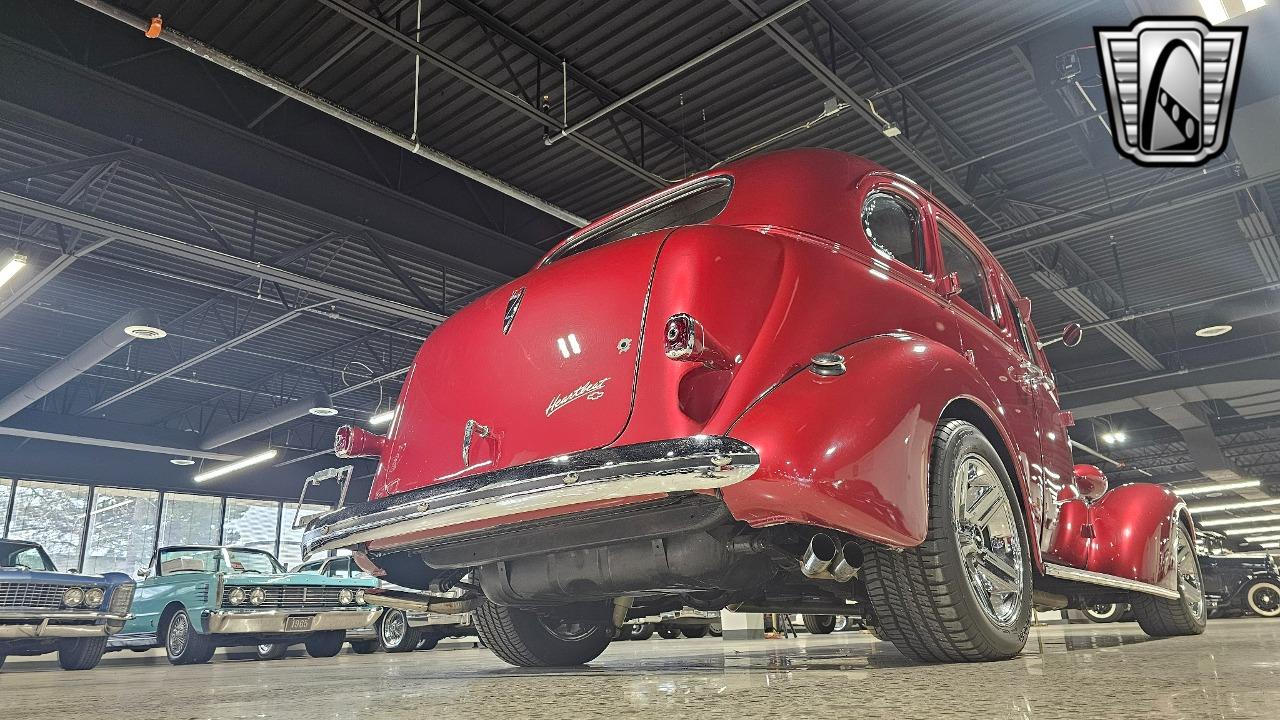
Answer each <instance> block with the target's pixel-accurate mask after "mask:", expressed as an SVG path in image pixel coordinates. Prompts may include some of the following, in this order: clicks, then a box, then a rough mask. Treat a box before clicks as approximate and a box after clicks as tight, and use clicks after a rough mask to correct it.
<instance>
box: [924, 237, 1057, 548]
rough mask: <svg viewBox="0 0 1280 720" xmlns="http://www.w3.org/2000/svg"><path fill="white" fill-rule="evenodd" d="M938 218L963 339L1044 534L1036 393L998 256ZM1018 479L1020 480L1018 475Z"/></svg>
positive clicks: (1034, 530) (1035, 524)
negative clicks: (1011, 326) (1012, 328)
mask: <svg viewBox="0 0 1280 720" xmlns="http://www.w3.org/2000/svg"><path fill="white" fill-rule="evenodd" d="M936 220H937V233H938V244H939V249H940V250H941V253H942V264H943V268H944V269H943V272H944V273H947V274H952V273H954V274H955V276H956V279H957V281H958V283H959V292H958V293H957V294H956V295H954V296H953V297H952V302H951V307H952V311H953V312H954V313H955V315H956V319H957V324H958V325H959V327H960V341H961V344H962V346H963V349H964V353H965V356H966V357H968V358H969V362H971V363H973V365H974V367H976V368H977V369H978V372H979V373H980V374H981V375H982V377H983V378H984V379H985V380H986V381H987V384H988V385H989V386H990V387H991V389H992V391H993V392H994V393H995V395H996V398H997V400H999V402H1000V406H999V407H997V408H996V411H997V412H998V413H999V415H1000V419H1001V420H1002V421H1003V423H1004V426H1005V428H1006V432H1007V433H1008V434H1009V436H1010V438H1009V439H1010V440H1012V442H1013V444H1014V447H1013V448H1011V452H1012V455H1013V457H1014V460H1015V462H1016V463H1017V464H1018V467H1019V469H1020V474H1021V476H1022V478H1021V483H1022V492H1023V496H1024V497H1025V498H1026V499H1027V505H1028V507H1026V508H1025V510H1024V512H1026V513H1027V514H1028V515H1029V516H1030V525H1031V527H1029V528H1028V534H1029V535H1034V536H1036V537H1037V538H1038V537H1039V532H1040V529H1041V527H1042V511H1041V497H1042V494H1043V484H1044V479H1043V477H1042V475H1041V472H1040V468H1041V458H1040V438H1039V436H1038V433H1037V417H1038V412H1037V407H1036V393H1035V391H1034V388H1032V387H1031V386H1030V382H1031V380H1032V378H1031V377H1029V376H1028V373H1029V372H1030V371H1029V369H1028V367H1027V363H1026V357H1025V356H1024V355H1023V354H1022V353H1021V352H1020V351H1019V350H1018V348H1017V347H1016V346H1015V345H1014V344H1013V343H1012V342H1011V338H1010V337H1009V333H1008V332H1007V329H1006V328H1007V326H1006V321H1007V316H1006V311H1005V307H1004V304H1003V303H1002V302H1001V301H1000V299H999V297H998V296H997V295H996V293H995V288H996V287H998V285H997V282H998V275H997V268H996V265H995V261H994V260H993V259H991V258H990V257H989V256H988V254H987V253H986V252H985V249H980V248H982V246H981V244H980V243H979V242H978V241H977V240H976V238H973V237H972V236H971V235H970V234H969V233H968V231H967V230H965V229H964V226H963V225H962V224H960V223H959V221H957V220H954V219H952V218H950V217H948V216H946V215H944V214H942V213H938V214H937V215H936ZM1013 480H1014V482H1019V479H1018V478H1014V479H1013Z"/></svg>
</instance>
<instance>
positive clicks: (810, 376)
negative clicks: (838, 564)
mask: <svg viewBox="0 0 1280 720" xmlns="http://www.w3.org/2000/svg"><path fill="white" fill-rule="evenodd" d="M837 352H839V353H840V354H841V355H843V356H844V358H845V367H846V368H847V369H846V372H845V373H844V374H842V375H837V376H823V375H819V374H816V373H815V372H813V371H811V370H809V369H801V370H799V371H797V372H795V373H794V374H792V375H791V376H789V377H788V378H787V379H785V380H784V381H783V382H780V383H779V384H777V385H776V386H774V387H773V388H771V389H770V390H768V391H767V392H766V393H765V394H763V395H762V396H761V397H760V398H759V399H758V400H757V401H756V402H755V403H753V404H752V405H751V406H750V407H749V408H748V409H747V410H746V411H745V412H744V413H742V415H741V416H740V417H739V418H738V419H737V420H736V421H735V422H734V423H733V425H732V427H731V428H730V429H729V432H728V434H729V435H731V436H732V437H735V438H737V439H740V440H742V441H743V442H746V443H748V444H750V445H751V446H752V447H754V448H755V449H756V450H757V451H758V452H759V454H760V458H761V467H760V469H759V471H757V472H756V473H755V475H753V476H752V477H751V478H750V479H748V480H746V481H743V482H741V483H738V484H737V485H734V486H731V487H727V488H725V489H724V490H723V492H724V499H725V502H726V503H727V504H728V506H729V509H730V510H731V511H732V512H733V514H734V516H735V517H737V518H738V519H741V520H746V521H747V522H749V523H751V524H753V525H756V526H764V525H773V524H780V523H788V522H799V523H805V524H810V525H817V526H822V527H827V528H832V529H835V530H841V531H844V532H848V533H852V534H854V535H858V536H861V537H865V538H868V539H871V540H875V541H877V542H883V543H886V544H889V545H895V546H901V547H909V546H914V545H918V544H919V543H920V542H922V541H923V540H924V536H925V533H926V531H927V529H928V483H929V470H928V465H929V453H930V443H931V441H932V438H933V432H934V428H935V427H936V426H937V424H938V421H939V419H940V418H941V417H942V415H943V412H944V410H945V409H946V408H947V407H948V406H949V405H951V404H952V403H953V402H955V401H956V400H957V399H964V400H967V401H968V402H969V403H972V404H973V405H976V406H977V407H978V408H980V409H982V411H983V412H984V413H986V414H987V415H988V416H989V417H991V418H994V416H995V413H994V411H993V410H992V409H993V408H995V407H996V406H997V403H996V400H995V396H994V393H993V392H992V391H991V389H990V387H989V386H988V385H987V384H986V383H985V382H984V381H983V380H982V378H981V377H980V376H979V375H978V373H977V371H976V370H975V369H974V367H973V366H972V365H970V364H969V362H968V361H967V360H966V359H965V358H964V357H963V356H962V355H960V354H959V353H957V352H955V351H954V350H952V349H951V348H949V347H946V346H944V345H941V344H939V343H936V342H933V341H931V340H929V339H926V338H922V337H920V336H918V335H913V334H910V333H890V334H886V335H879V336H875V337H871V338H867V339H865V340H861V341H859V342H856V343H853V344H851V345H848V346H846V347H843V348H840V349H838V350H837ZM992 422H993V424H994V425H996V426H998V423H996V422H995V421H994V420H993V421H992ZM1001 434H1002V437H1001V438H993V439H992V440H993V444H997V445H998V444H999V441H1001V440H1003V441H1004V442H1006V443H1007V442H1008V440H1007V438H1006V437H1003V433H1001ZM1006 446H1007V445H1006Z"/></svg>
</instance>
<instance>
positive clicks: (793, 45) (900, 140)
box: [729, 0, 999, 225]
mask: <svg viewBox="0 0 1280 720" xmlns="http://www.w3.org/2000/svg"><path fill="white" fill-rule="evenodd" d="M729 2H731V3H732V4H733V5H734V6H735V7H737V8H738V9H739V10H740V11H741V12H742V13H743V14H744V15H746V16H747V17H750V18H752V19H754V20H759V19H760V18H762V17H764V12H763V11H762V10H761V9H760V6H759V5H758V4H756V2H755V0H729ZM764 32H765V34H766V35H768V36H769V37H770V38H772V39H773V41H774V42H775V43H777V44H778V45H779V46H780V47H781V48H782V49H783V50H785V51H786V52H787V54H788V55H790V56H791V57H792V58H794V59H795V60H796V62H798V63H799V64H800V65H801V67H803V68H804V69H805V70H808V71H809V74H811V75H813V76H814V77H815V78H816V79H817V80H818V82H820V83H822V84H823V85H825V86H826V87H827V89H828V90H830V91H831V92H832V93H834V94H835V96H836V97H837V98H839V99H840V100H841V101H842V102H845V103H848V104H849V105H850V106H851V109H852V110H853V112H854V113H855V114H856V115H857V116H858V117H860V118H862V120H863V121H864V122H865V123H866V124H867V125H869V126H870V127H873V128H875V129H876V131H877V132H883V131H884V130H885V121H884V120H883V119H881V118H879V117H877V116H876V114H875V112H874V111H873V110H872V109H871V105H870V103H869V102H868V101H867V99H866V98H864V97H862V96H861V95H859V94H858V93H857V92H855V91H854V90H853V88H851V87H849V85H848V84H847V83H845V81H844V80H843V79H842V78H840V76H838V75H837V74H836V73H835V71H833V70H832V69H831V68H829V67H827V66H826V65H825V64H824V63H823V62H822V61H821V60H820V59H818V58H817V57H815V56H814V55H813V53H811V52H809V50H808V49H807V48H806V47H805V46H804V44H803V43H802V42H800V40H798V39H797V38H796V37H795V36H793V35H792V34H791V33H789V32H787V31H786V30H784V29H782V28H780V27H778V26H776V25H769V26H766V27H765V28H764ZM886 139H887V140H888V142H889V143H890V144H891V145H893V146H894V148H896V149H897V150H898V152H901V153H902V154H903V155H905V156H907V158H908V159H910V160H911V161H912V162H913V163H915V164H916V165H917V166H919V167H920V169H921V170H923V171H924V172H925V173H927V174H928V175H929V177H931V178H933V179H934V180H935V181H936V182H937V183H938V184H939V185H941V186H942V188H943V189H945V190H946V191H947V192H948V193H950V194H951V196H952V197H954V198H956V199H957V200H959V201H960V202H961V203H963V204H965V205H969V206H972V207H973V208H974V209H975V210H976V211H977V212H978V213H980V214H981V215H982V216H983V217H985V218H987V220H988V221H990V222H991V224H993V225H999V223H996V222H995V220H992V219H991V217H990V216H988V215H987V214H986V212H985V211H983V210H982V209H981V208H980V207H978V205H977V203H975V202H974V199H973V196H972V195H970V194H969V193H968V192H967V191H965V189H964V188H963V187H961V186H960V184H959V183H957V182H956V181H955V180H953V179H951V177H950V176H948V175H947V174H946V172H945V171H943V169H942V168H941V167H939V166H938V165H937V164H936V163H935V162H933V161H932V160H930V159H929V158H928V156H926V155H925V154H924V153H923V152H921V151H920V150H919V149H917V148H916V147H915V146H914V145H912V144H911V142H910V141H908V140H907V139H906V138H904V137H903V136H902V135H900V134H899V135H896V136H894V137H887V136H886Z"/></svg>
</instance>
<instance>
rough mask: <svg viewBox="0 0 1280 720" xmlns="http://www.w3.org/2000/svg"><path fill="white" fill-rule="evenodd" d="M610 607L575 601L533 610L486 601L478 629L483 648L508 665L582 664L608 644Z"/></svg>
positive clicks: (477, 614) (477, 618)
mask: <svg viewBox="0 0 1280 720" xmlns="http://www.w3.org/2000/svg"><path fill="white" fill-rule="evenodd" d="M612 608H613V604H612V603H605V604H601V606H600V607H599V608H589V607H587V606H584V605H578V606H573V607H571V608H562V609H560V610H558V611H557V610H556V609H554V608H545V609H542V610H541V612H535V611H533V610H524V609H521V608H514V607H506V606H503V605H497V604H494V603H493V602H492V601H489V600H484V601H482V602H481V603H480V605H479V607H477V608H476V611H475V623H476V632H478V633H479V634H480V640H481V641H483V642H484V644H485V646H486V647H488V648H489V649H490V650H492V651H493V652H494V654H495V655H497V656H498V657H499V658H501V659H502V660H504V661H506V662H508V663H511V664H512V665H519V666H522V667H564V666H570V665H582V664H584V663H588V662H591V661H592V660H595V659H596V658H597V657H599V656H600V653H602V652H604V649H605V648H607V647H609V642H610V641H611V640H612V639H613V623H612ZM592 610H596V612H592Z"/></svg>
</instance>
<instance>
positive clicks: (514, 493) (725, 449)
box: [303, 435, 760, 554]
mask: <svg viewBox="0 0 1280 720" xmlns="http://www.w3.org/2000/svg"><path fill="white" fill-rule="evenodd" d="M759 466H760V456H759V454H758V453H756V451H755V449H754V448H752V447H751V446H749V445H747V444H746V443H743V442H741V441H739V440H734V439H733V438H726V437H721V436H711V435H708V436H694V437H691V438H681V439H677V440H663V441H657V442H649V443H639V444H636V445H626V446H622V447H617V448H604V449H600V450H588V451H585V452H582V453H578V454H576V455H562V456H559V457H555V458H551V459H550V460H542V461H538V462H534V463H529V464H527V465H520V466H517V467H512V468H506V469H504V470H498V471H496V472H492V473H485V474H483V475H475V476H470V477H466V478H462V479H460V480H456V481H453V482H449V483H442V484H439V485H431V486H427V487H424V488H419V489H417V490H411V491H409V492H406V493H401V494H399V495H392V496H388V497H386V498H382V499H380V500H375V501H371V502H368V503H363V504H360V505H349V506H347V507H345V508H341V509H339V510H335V511H333V512H331V513H327V514H325V515H320V516H318V517H316V518H314V519H313V520H312V521H311V522H310V523H309V524H308V526H307V531H306V533H304V535H303V549H304V554H311V553H313V552H319V551H322V550H331V549H337V548H346V547H352V546H355V545H358V544H360V543H366V542H370V541H373V540H382V539H386V538H391V537H395V536H398V535H406V534H411V533H416V532H421V531H424V530H434V529H438V528H445V527H449V526H452V525H458V524H460V523H467V522H474V521H482V520H492V519H495V518H501V517H506V516H509V515H515V514H518V513H525V512H531V511H537V510H548V509H553V508H557V507H563V506H566V505H574V504H577V503H583V502H593V501H600V500H616V499H622V498H628V497H635V496H639V495H649V494H653V493H672V492H688V491H692V490H709V489H716V488H722V487H726V486H728V485H732V484H734V483H737V482H740V481H742V480H744V479H746V478H747V477H749V476H750V475H751V474H752V473H754V472H755V471H756V469H757V468H758V467H759Z"/></svg>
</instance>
